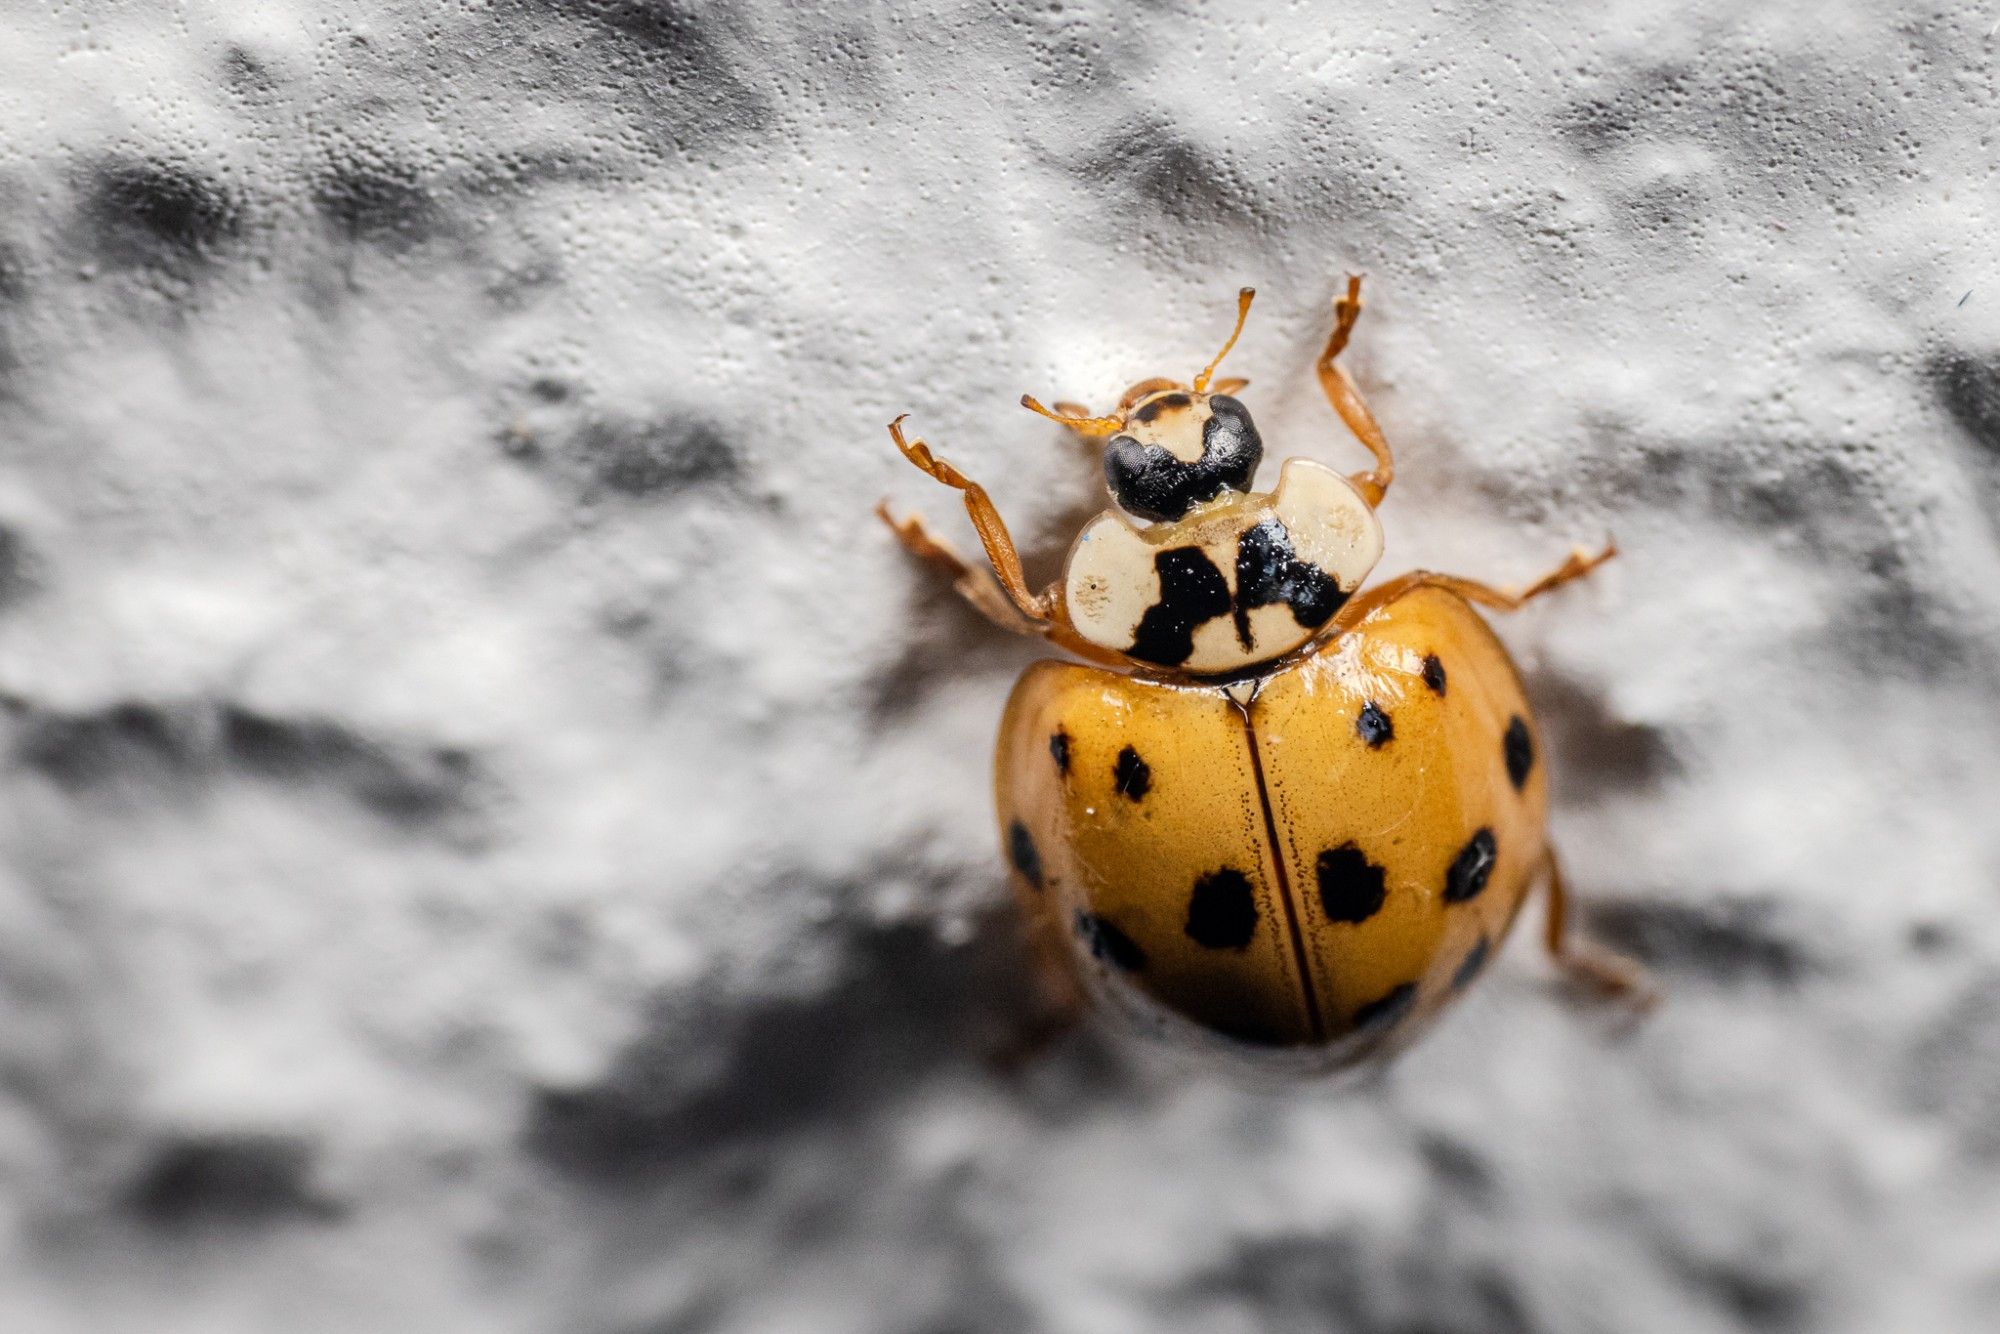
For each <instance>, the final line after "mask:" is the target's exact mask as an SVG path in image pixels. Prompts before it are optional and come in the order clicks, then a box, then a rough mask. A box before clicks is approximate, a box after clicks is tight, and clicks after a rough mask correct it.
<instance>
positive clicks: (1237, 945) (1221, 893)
mask: <svg viewBox="0 0 2000 1334" xmlns="http://www.w3.org/2000/svg"><path fill="white" fill-rule="evenodd" d="M1187 934H1188V939H1190V940H1192V941H1193V942H1194V943H1195V944H1197V945H1202V946H1206V947H1207V948H1209V949H1212V950H1240V949H1244V948H1247V947H1248V946H1249V944H1250V938H1251V937H1252V936H1254V935H1256V934H1257V894H1256V891H1255V890H1253V889H1251V887H1250V878H1249V877H1248V876H1246V875H1244V874H1243V872H1241V871H1239V870H1237V869H1236V868H1235V867H1233V866H1225V867H1223V868H1222V869H1221V870H1220V871H1211V872H1209V873H1208V874H1207V875H1205V876H1203V877H1202V878H1201V879H1199V880H1197V881H1195V882H1194V893H1193V894H1191V895H1189V896H1188V911H1187Z"/></svg>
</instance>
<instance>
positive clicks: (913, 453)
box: [875, 417, 1119, 665]
mask: <svg viewBox="0 0 2000 1334" xmlns="http://www.w3.org/2000/svg"><path fill="white" fill-rule="evenodd" d="M889 435H890V436H891V438H893V439H894V440H895V442H896V448H897V449H900V450H901V451H902V452H903V457H904V458H906V459H908V460H909V461H910V462H912V463H914V464H916V465H917V467H919V468H921V469H922V470H923V471H924V473H925V474H926V475H927V476H930V477H933V478H936V479H937V480H938V481H940V482H943V483H944V484H945V485H946V486H949V487H952V488H953V489H954V490H957V491H961V492H963V493H964V494H965V508H966V512H967V513H969V514H970V515H971V516H972V525H973V527H974V528H976V529H978V531H979V540H980V542H981V544H982V545H984V546H985V548H986V558H987V560H988V561H990V562H991V564H992V568H991V569H987V570H982V569H979V568H977V567H976V566H974V565H972V564H970V563H969V562H967V561H966V560H965V559H964V557H962V556H960V555H959V554H958V553H957V552H956V551H954V550H952V548H951V546H950V545H949V544H948V543H946V542H945V540H944V539H943V538H941V537H939V536H938V535H937V534H936V533H934V532H932V531H931V529H930V526H929V525H928V524H926V523H925V522H924V521H923V519H922V518H921V517H919V516H917V515H914V514H913V515H910V516H909V517H908V518H904V519H898V518H896V517H895V516H894V515H893V514H891V513H890V512H889V504H888V502H887V501H883V502H882V503H881V504H878V505H877V506H876V507H875V514H876V517H878V518H880V519H881V520H882V522H883V523H885V524H887V525H888V526H889V531H890V532H892V533H894V534H895V535H896V538H897V540H898V541H900V542H901V543H902V544H903V546H904V547H905V549H907V550H908V551H909V552H910V553H911V554H912V555H915V556H917V557H918V558H919V559H921V560H923V561H925V562H926V563H928V564H930V565H933V566H935V567H937V568H938V569H940V570H942V571H943V572H944V573H945V574H946V575H947V576H948V577H949V578H950V579H951V581H952V587H953V588H955V589H956V590H958V594H959V596H960V597H963V598H964V599H965V600H966V601H967V602H969V603H971V604H972V605H973V607H974V608H975V609H976V610H977V611H978V612H979V613H980V614H981V615H982V616H984V617H986V619H987V620H989V621H991V622H993V624H995V625H997V626H999V627H1000V628H1001V629H1002V630H1009V631H1012V632H1013V633H1015V634H1019V635H1034V636H1036V637H1038V638H1042V639H1046V640H1048V641H1049V642H1050V643H1052V644H1056V645H1058V646H1059V647H1062V648H1065V649H1067V650H1069V651H1070V652H1071V653H1074V654H1076V655H1077V656H1078V657H1081V658H1087V659H1089V660H1090V661H1092V662H1101V663H1107V664H1112V665H1117V664H1118V662H1119V659H1118V658H1117V657H1116V656H1115V655H1113V654H1110V653H1107V652H1106V651H1105V650H1103V649H1100V648H1098V647H1097V646H1096V645H1095V644H1092V643H1090V642H1088V641H1087V640H1085V639H1084V638H1083V637H1082V636H1081V635H1079V634H1077V632H1076V631H1075V629H1074V628H1072V627H1071V626H1070V624H1069V623H1068V620H1067V618H1066V617H1064V616H1063V615H1062V612H1061V608H1060V606H1058V605H1056V604H1057V603H1058V601H1059V600H1058V599H1057V598H1055V597H1054V596H1052V595H1051V594H1049V593H1043V594H1041V595H1039V596H1037V595H1036V594H1034V593H1032V592H1030V591H1029V590H1028V581H1027V576H1026V575H1025V574H1023V572H1022V569H1021V557H1020V553H1019V552H1017V551H1016V550H1015V548H1014V539H1013V538H1012V537H1011V536H1010V535H1009V534H1008V532H1007V525H1006V523H1005V522H1004V521H1002V519H1001V518H1000V512H999V511H998V510H997V509H995V508H994V507H993V501H992V500H991V499H990V498H989V497H988V496H987V494H986V488H985V487H983V486H981V485H979V483H977V482H975V481H973V480H972V479H971V478H969V477H967V476H966V475H965V474H964V473H962V472H960V471H959V470H958V469H957V468H954V467H953V466H952V465H951V464H949V463H947V462H945V461H944V460H943V459H941V458H938V457H937V456H936V455H935V454H933V453H931V451H930V446H928V445H926V444H925V443H924V442H923V441H921V440H906V439H904V437H903V419H902V418H901V417H898V418H896V420H895V421H893V422H891V423H890V424H889Z"/></svg>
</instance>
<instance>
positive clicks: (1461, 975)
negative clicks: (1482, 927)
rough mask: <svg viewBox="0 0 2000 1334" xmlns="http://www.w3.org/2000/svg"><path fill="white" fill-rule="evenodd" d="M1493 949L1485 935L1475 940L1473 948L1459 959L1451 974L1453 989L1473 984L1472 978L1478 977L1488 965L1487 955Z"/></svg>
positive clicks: (1460, 988) (1456, 989) (1457, 989)
mask: <svg viewBox="0 0 2000 1334" xmlns="http://www.w3.org/2000/svg"><path fill="white" fill-rule="evenodd" d="M1492 951H1493V944H1492V942H1491V941H1489V940H1487V939H1486V937H1485V936H1481V937H1480V938H1479V939H1478V940H1477V941H1475V942H1473V946H1472V948H1471V949H1469V950H1467V951H1466V952H1465V958H1464V959H1462V960H1460V961H1459V965H1458V967H1457V969H1456V970H1454V971H1453V973H1452V975H1451V989H1452V990H1453V991H1459V990H1463V989H1464V988H1465V987H1467V986H1469V985H1471V983H1472V979H1473V978H1475V977H1478V976H1479V974H1480V972H1481V970H1483V969H1484V968H1485V967H1486V956H1487V955H1488V954H1490V953H1492Z"/></svg>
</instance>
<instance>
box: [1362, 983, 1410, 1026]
mask: <svg viewBox="0 0 2000 1334" xmlns="http://www.w3.org/2000/svg"><path fill="white" fill-rule="evenodd" d="M1416 1003H1417V984H1416V983H1414V982H1404V983H1402V984H1401V985H1399V986H1395V987H1392V988H1390V990H1389V991H1388V992H1387V994H1385V995H1382V996H1378V997H1377V998H1376V999H1374V1000H1372V1001H1369V1002H1368V1003H1367V1004H1366V1005H1362V1006H1360V1007H1358V1008H1357V1009H1356V1010H1355V1011H1354V1027H1355V1028H1357V1029H1359V1030H1360V1031H1362V1032H1365V1033H1382V1032H1387V1031H1388V1030H1389V1029H1391V1028H1394V1027H1395V1026H1396V1025H1397V1024H1398V1023H1399V1022H1401V1021H1402V1018H1403V1016H1404V1015H1406V1014H1408V1013H1409V1012H1410V1007H1411V1006H1412V1005H1415V1004H1416Z"/></svg>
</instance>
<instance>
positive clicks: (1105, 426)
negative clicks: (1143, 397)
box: [1021, 394, 1125, 435]
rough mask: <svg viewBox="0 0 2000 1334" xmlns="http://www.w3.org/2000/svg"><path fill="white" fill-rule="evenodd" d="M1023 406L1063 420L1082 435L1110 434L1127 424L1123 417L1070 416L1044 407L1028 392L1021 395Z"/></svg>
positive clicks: (1053, 419)
mask: <svg viewBox="0 0 2000 1334" xmlns="http://www.w3.org/2000/svg"><path fill="white" fill-rule="evenodd" d="M1021 406H1022V407H1024V408H1026V409H1027V410H1028V411H1030V412H1039V413H1041V414H1042V415H1043V416H1044V417H1047V418H1048V419H1049V420H1050V421H1052V422H1061V423H1062V424H1063V425H1064V426H1067V427H1069V429H1070V430H1072V431H1076V432H1078V433H1079V434H1082V435H1110V434H1111V433H1112V432H1113V431H1116V430H1118V429H1120V428H1121V427H1123V426H1124V425H1125V419H1124V418H1123V417H1083V416H1069V415H1067V414H1065V413H1061V412H1055V411H1052V410H1050V409H1048V408H1045V407H1043V406H1042V405H1041V404H1040V403H1037V402H1036V401H1035V400H1034V399H1033V398H1032V397H1030V396H1029V395H1027V394H1023V395H1021Z"/></svg>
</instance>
